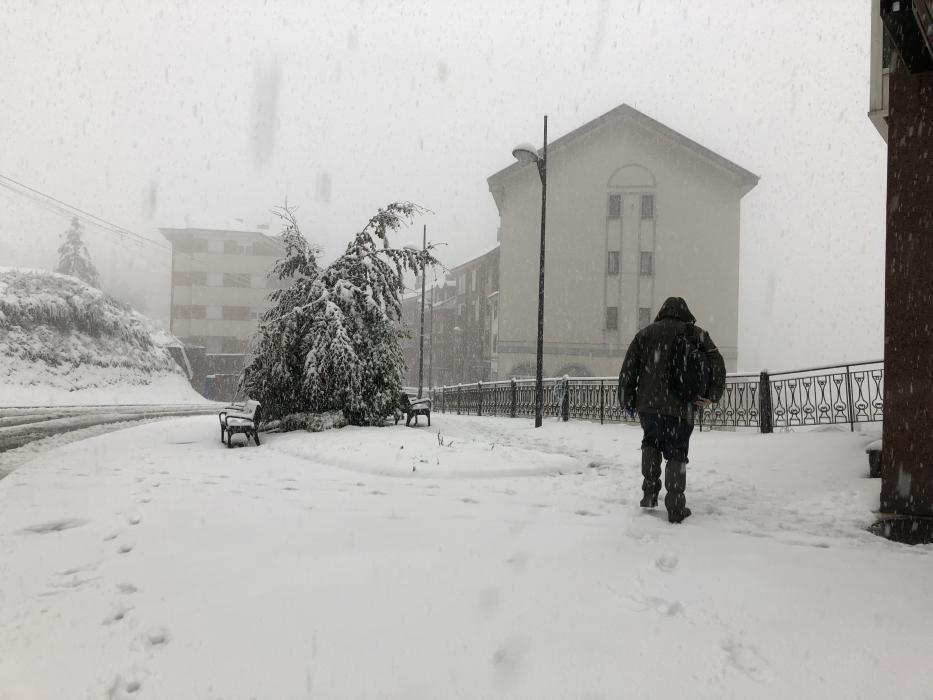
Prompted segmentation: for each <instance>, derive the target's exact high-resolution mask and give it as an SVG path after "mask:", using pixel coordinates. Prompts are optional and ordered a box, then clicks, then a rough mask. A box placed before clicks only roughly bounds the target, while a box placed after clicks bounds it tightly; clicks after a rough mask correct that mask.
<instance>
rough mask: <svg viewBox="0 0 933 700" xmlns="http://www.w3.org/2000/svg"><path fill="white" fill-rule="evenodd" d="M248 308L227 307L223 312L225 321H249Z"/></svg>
mask: <svg viewBox="0 0 933 700" xmlns="http://www.w3.org/2000/svg"><path fill="white" fill-rule="evenodd" d="M249 311H250V309H249V307H248V306H225V307H224V310H223V318H224V321H248V320H249Z"/></svg>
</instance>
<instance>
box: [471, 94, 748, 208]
mask: <svg viewBox="0 0 933 700" xmlns="http://www.w3.org/2000/svg"><path fill="white" fill-rule="evenodd" d="M619 119H625V120H629V121H632V122H634V123H636V124H638V125H639V126H642V127H644V128H645V129H648V130H649V131H652V132H654V133H655V134H657V135H658V136H660V137H662V138H665V139H667V140H668V141H670V142H672V143H675V144H677V145H678V146H682V147H683V148H686V149H688V150H690V151H692V152H693V153H695V154H696V155H697V156H699V157H700V158H702V159H703V160H706V161H707V162H709V163H710V164H712V165H714V166H717V167H719V168H721V169H723V170H726V171H728V172H729V173H731V174H732V175H733V176H734V177H736V178H737V179H738V180H739V183H740V185H741V190H742V195H743V196H744V195H746V194H748V192H749V191H750V190H751V189H752V188H753V187H754V186H755V185H757V184H758V176H757V175H755V174H754V173H753V172H750V171H748V170H746V169H745V168H743V167H742V166H740V165H737V164H735V163H733V162H732V161H731V160H728V159H727V158H723V157H722V156H721V155H719V154H718V153H716V152H715V151H711V150H710V149H708V148H706V146H702V145H700V144H699V143H697V142H696V141H693V140H692V139H688V138H687V137H686V136H684V135H683V134H681V133H679V132H677V131H674V130H673V129H671V128H670V127H668V126H665V125H664V124H662V123H661V122H659V121H656V120H654V119H652V118H651V117H649V116H648V115H647V114H645V113H643V112H639V111H638V110H637V109H635V108H634V107H630V106H629V105H627V104H621V105H619V106H618V107H616V108H615V109H612V110H609V111H608V112H606V113H605V114H603V115H602V116H599V117H596V119H593V120H592V121H589V122H587V123H586V124H584V125H583V126H579V127H577V128H576V129H574V130H573V131H571V132H570V133H568V134H564V135H563V136H561V137H560V138H558V139H557V140H555V141H551V142H550V143H549V144H548V151H549V153H550V154H553V153H554V152H555V151H558V150H560V149H562V148H565V147H567V146H569V145H571V144H572V143H573V142H574V141H576V140H577V139H579V138H581V137H582V136H585V135H586V134H589V133H590V132H591V131H593V130H595V129H597V128H599V127H600V126H602V125H604V124H606V123H607V122H610V121H615V120H619ZM542 153H543V151H541V150H539V151H538V155H541V154H542ZM523 167H524V166H523V165H522V164H521V163H519V162H517V161H516V162H515V163H512V164H511V165H509V166H508V167H506V168H503V169H502V170H500V171H499V172H497V173H495V174H494V175H490V176H489V178H487V180H486V181H487V183H488V184H489V189H490V190H492V189H493V188H494V186H495V185H497V184H498V181H499V180H501V179H502V178H503V177H505V176H507V175H511V174H512V173H514V172H517V171H518V170H519V169H521V168H523Z"/></svg>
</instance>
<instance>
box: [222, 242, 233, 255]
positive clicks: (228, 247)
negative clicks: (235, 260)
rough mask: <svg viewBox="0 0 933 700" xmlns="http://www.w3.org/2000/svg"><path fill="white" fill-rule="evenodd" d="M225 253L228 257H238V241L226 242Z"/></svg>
mask: <svg viewBox="0 0 933 700" xmlns="http://www.w3.org/2000/svg"><path fill="white" fill-rule="evenodd" d="M224 252H225V253H226V254H227V255H236V241H224Z"/></svg>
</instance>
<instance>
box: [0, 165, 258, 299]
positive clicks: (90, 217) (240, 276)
mask: <svg viewBox="0 0 933 700" xmlns="http://www.w3.org/2000/svg"><path fill="white" fill-rule="evenodd" d="M8 183H13V184H14V185H16V186H17V187H21V188H23V189H24V190H26V192H22V191H20V190H18V189H16V188H14V187H12V186H10V184H8ZM0 187H4V188H5V189H7V190H8V191H10V192H13V193H14V194H18V195H21V196H23V197H27V198H28V199H30V200H31V201H32V202H34V203H36V204H37V205H39V206H40V207H44V208H45V209H46V211H52V213H57V214H61V215H64V216H66V217H72V216H74V214H73V213H70V212H76V213H77V214H78V216H77V218H79V219H82V220H84V221H85V223H89V224H91V225H93V226H96V227H97V228H99V229H101V230H103V231H105V232H108V233H113V234H117V235H119V236H120V242H121V243H124V244H125V243H127V241H125V240H124V236H129V237H130V238H132V239H134V240H135V242H138V243H140V244H148V245H151V246H153V247H155V248H158V249H159V250H163V251H165V252H169V253H172V254H173V255H176V254H177V255H186V256H187V258H188V260H189V261H191V262H198V263H200V264H201V266H203V267H206V266H207V262H206V261H205V260H204V259H203V258H201V257H200V256H197V255H194V254H192V253H184V252H180V251H179V252H178V253H176V252H175V251H174V249H173V248H172V247H170V246H166V245H163V244H161V243H157V242H156V241H153V240H151V239H149V238H146V237H145V236H141V235H139V234H138V233H135V232H133V231H130V230H129V229H127V228H124V227H122V226H120V225H118V224H114V223H112V222H110V221H107V220H106V219H103V218H101V217H99V216H97V215H95V214H91V213H90V212H86V211H84V210H83V209H79V208H78V207H76V206H74V205H71V204H68V203H67V202H63V201H62V200H60V199H57V198H55V197H53V196H51V195H49V194H46V193H45V192H41V191H39V190H37V189H35V188H32V187H30V186H29V185H26V184H23V183H22V182H19V181H18V180H14V179H13V178H11V177H7V176H6V175H3V174H0ZM39 198H42V199H39ZM44 200H49V201H50V202H53V203H54V204H53V205H52V206H55V208H56V209H55V211H53V210H52V209H49V208H48V207H49V203H48V202H46V201H44ZM62 208H64V209H65V210H70V212H69V213H66V212H64V211H61V209H62ZM224 274H226V275H227V276H228V277H230V278H232V279H234V280H236V281H238V282H241V283H243V282H245V283H246V284H245V285H244V286H252V284H251V282H252V279H251V276H250V275H249V274H248V273H237V272H226V273H224ZM173 284H174V280H173Z"/></svg>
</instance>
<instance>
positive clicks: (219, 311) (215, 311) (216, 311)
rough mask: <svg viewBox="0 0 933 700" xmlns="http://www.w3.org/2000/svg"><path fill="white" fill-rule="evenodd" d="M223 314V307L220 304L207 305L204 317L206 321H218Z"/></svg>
mask: <svg viewBox="0 0 933 700" xmlns="http://www.w3.org/2000/svg"><path fill="white" fill-rule="evenodd" d="M222 316H223V307H221V306H213V305H212V306H207V307H206V311H205V315H204V317H205V318H206V319H207V320H208V321H219V320H220V319H221V318H222Z"/></svg>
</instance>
